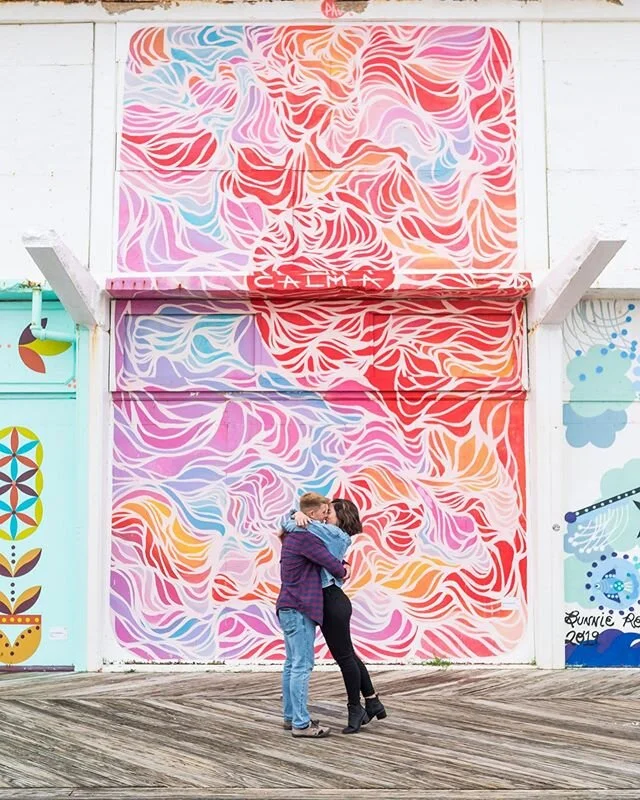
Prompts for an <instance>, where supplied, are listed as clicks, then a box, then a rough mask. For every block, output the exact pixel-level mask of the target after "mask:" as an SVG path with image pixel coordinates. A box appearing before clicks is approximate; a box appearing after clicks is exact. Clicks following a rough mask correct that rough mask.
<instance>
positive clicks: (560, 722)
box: [0, 668, 640, 800]
mask: <svg viewBox="0 0 640 800" xmlns="http://www.w3.org/2000/svg"><path fill="white" fill-rule="evenodd" d="M375 682H376V686H377V688H378V691H379V692H380V694H381V696H382V697H383V700H384V702H385V704H386V705H387V707H388V710H389V718H388V719H386V720H384V721H382V722H379V721H377V720H376V721H373V722H372V723H371V724H370V725H368V726H367V727H366V729H364V730H363V731H362V732H361V733H360V734H358V735H357V736H343V735H341V734H340V732H339V731H340V728H341V727H342V725H343V724H344V719H345V707H344V692H343V687H342V683H341V679H340V676H339V674H338V673H335V672H316V673H315V674H314V676H313V678H312V687H311V698H312V707H313V710H314V711H315V712H317V714H318V715H319V716H320V717H321V719H322V720H323V721H327V722H329V723H330V724H332V726H333V734H332V736H330V737H329V738H328V739H326V740H321V741H299V740H293V739H292V737H291V735H290V734H288V733H285V732H284V731H283V730H282V729H281V727H280V721H281V720H280V702H279V674H278V673H274V672H259V673H246V672H242V673H239V672H236V673H221V672H214V673H202V672H200V673H166V672H162V673H129V674H100V675H95V674H93V675H86V674H80V675H68V674H66V675H65V674H47V675H33V674H10V675H0V729H1V730H2V743H3V746H2V747H1V748H0V800H5V799H6V798H11V799H12V800H14V799H15V800H54V799H55V800H59V799H60V798H73V800H107V798H109V799H110V800H116V798H117V799H118V800H123V799H124V798H127V800H129V798H131V799H132V800H133V799H134V798H140V799H141V800H183V799H184V800H214V799H217V798H220V800H222V799H223V798H224V799H225V800H232V799H233V800H240V799H241V798H242V800H285V799H286V800H298V798H319V799H320V800H329V798H332V800H337V798H353V800H365V799H366V800H422V799H423V798H424V800H427V798H428V800H445V799H446V800H543V799H544V800H600V799H601V798H605V800H613V798H616V800H620V799H624V800H631V798H633V800H640V672H637V671H634V670H607V671H600V670H570V671H565V672H553V673H549V672H542V671H537V670H533V669H524V668H523V669H458V668H449V669H434V668H425V669H419V670H418V669H416V670H397V671H394V670H381V671H378V672H376V674H375Z"/></svg>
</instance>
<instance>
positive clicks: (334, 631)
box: [321, 583, 375, 705]
mask: <svg viewBox="0 0 640 800" xmlns="http://www.w3.org/2000/svg"><path fill="white" fill-rule="evenodd" d="M322 594H323V596H324V614H323V616H324V622H323V624H322V628H321V630H322V635H323V636H324V640H325V642H326V643H327V646H328V648H329V650H330V651H331V655H332V656H333V657H334V659H335V661H336V664H337V665H338V666H339V667H340V669H341V671H342V677H343V679H344V685H345V688H346V690H347V697H348V701H349V703H350V704H351V705H358V704H359V703H360V694H362V695H363V697H371V696H372V695H374V694H375V689H374V688H373V684H372V683H371V678H370V676H369V672H368V671H367V668H366V667H365V665H364V664H363V663H362V661H360V659H359V658H358V656H357V655H356V651H355V650H354V649H353V644H352V643H351V629H350V623H351V600H349V598H348V597H347V595H346V594H345V593H344V592H343V591H342V589H341V588H340V587H339V586H336V585H335V583H334V584H331V586H327V588H326V589H323V590H322Z"/></svg>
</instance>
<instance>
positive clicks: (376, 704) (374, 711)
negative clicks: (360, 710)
mask: <svg viewBox="0 0 640 800" xmlns="http://www.w3.org/2000/svg"><path fill="white" fill-rule="evenodd" d="M364 704H365V708H366V711H367V716H368V717H369V719H373V718H374V717H377V718H378V719H384V718H385V717H386V716H387V712H386V709H385V707H384V706H383V705H382V703H381V702H380V699H379V697H378V695H376V696H375V697H369V698H368V699H367V700H365V701H364Z"/></svg>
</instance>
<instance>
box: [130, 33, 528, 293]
mask: <svg viewBox="0 0 640 800" xmlns="http://www.w3.org/2000/svg"><path fill="white" fill-rule="evenodd" d="M119 176H120V177H119V180H120V206H119V208H120V210H119V245H118V269H119V271H121V272H128V273H131V272H134V273H153V274H161V273H164V274H167V273H168V274H175V273H176V272H179V273H181V274H184V275H186V274H189V273H197V274H200V273H212V272H214V273H216V274H217V275H218V276H220V277H222V279H223V280H227V281H228V280H233V281H234V282H235V285H236V286H238V287H240V288H242V287H248V288H249V289H253V290H255V291H256V292H258V293H267V294H269V293H273V291H277V290H279V289H283V288H284V289H286V288H287V286H289V288H291V287H293V288H300V287H301V286H304V284H305V282H307V281H309V280H313V281H314V282H315V285H316V287H319V288H322V287H323V286H324V287H326V288H335V286H340V285H341V283H340V282H341V281H348V282H349V285H350V286H351V285H355V284H359V285H360V286H361V288H364V289H371V290H377V291H381V290H385V289H389V288H392V287H394V286H395V285H396V284H397V283H398V282H400V283H402V282H403V281H405V280H414V279H415V276H421V275H424V274H430V273H432V272H434V271H447V270H449V271H454V272H465V271H470V270H473V271H479V272H483V271H509V270H512V269H513V267H514V264H515V258H516V199H515V198H516V192H515V176H516V135H515V104H514V79H513V64H512V58H511V53H510V49H509V47H508V45H507V42H506V41H505V38H504V36H503V35H502V34H501V33H500V32H499V31H497V30H495V29H493V28H490V27H486V26H475V27H474V26H411V25H404V26H397V25H356V24H352V25H346V26H343V25H341V26H335V25H331V24H325V25H298V26H271V25H249V26H241V25H230V26H221V27H213V26H207V27H202V26H181V27H168V28H161V27H157V28H143V29H141V30H139V31H138V32H137V33H135V34H134V36H133V37H132V39H131V44H130V51H129V58H128V61H127V66H126V76H125V86H124V114H123V123H122V132H121V148H120V161H119Z"/></svg>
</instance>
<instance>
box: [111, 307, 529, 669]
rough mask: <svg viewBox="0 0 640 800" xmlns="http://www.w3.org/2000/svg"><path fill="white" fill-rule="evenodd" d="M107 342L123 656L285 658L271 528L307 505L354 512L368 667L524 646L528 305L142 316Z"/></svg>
mask: <svg viewBox="0 0 640 800" xmlns="http://www.w3.org/2000/svg"><path fill="white" fill-rule="evenodd" d="M116 340H117V345H118V356H117V360H116V376H115V378H116V385H117V389H118V391H117V393H116V417H115V467H114V518H113V571H112V580H111V586H112V608H113V612H114V624H115V631H116V636H117V639H118V641H119V643H120V644H121V645H123V646H124V647H126V648H127V650H128V651H129V652H130V653H131V654H133V655H134V656H136V657H138V658H141V659H144V660H162V659H170V660H187V661H192V660H194V661H213V660H215V661H230V660H231V661H232V660H254V661H255V660H257V661H265V660H266V661H268V660H278V659H281V658H282V657H283V654H284V649H283V647H284V646H283V641H282V636H281V632H280V629H279V627H278V624H277V620H276V616H275V598H276V596H277V592H278V589H279V547H280V545H279V540H278V538H277V536H276V532H277V521H278V520H279V518H280V516H281V515H282V514H284V513H286V512H287V511H288V509H289V508H291V506H292V503H293V502H294V501H295V497H296V495H297V493H298V492H299V491H301V490H303V489H306V490H316V491H320V492H322V493H325V494H328V495H331V496H336V495H337V496H347V497H349V498H352V499H353V500H354V501H355V502H356V503H357V504H358V506H359V508H360V509H361V512H362V515H363V519H364V528H365V533H364V534H363V535H362V536H360V537H359V538H358V540H357V542H356V544H355V548H354V551H353V554H352V563H353V578H352V580H351V581H350V582H349V589H348V591H349V593H350V594H351V596H352V598H353V601H354V609H355V612H354V620H353V633H354V637H355V640H356V641H357V643H358V646H359V648H360V649H361V651H362V653H363V654H364V655H365V656H366V657H367V658H369V659H373V660H382V661H395V660H398V659H399V660H409V659H418V660H419V659H428V658H432V657H434V656H439V657H447V658H456V659H477V658H492V657H494V658H495V657H497V656H500V655H502V654H504V653H508V652H510V651H512V650H513V649H514V648H515V647H516V646H517V645H518V643H519V642H520V641H521V640H522V637H523V635H524V633H525V628H526V596H525V593H526V588H525V564H526V560H525V555H526V546H525V533H524V486H523V480H524V478H523V476H524V454H523V440H522V414H523V397H522V384H521V371H522V363H521V358H520V353H521V350H522V308H521V305H518V306H516V307H515V308H514V306H513V304H511V303H505V302H503V301H497V300H496V301H487V300H483V301H482V302H476V303H473V302H471V301H468V302H466V303H464V302H461V303H459V304H452V303H448V302H446V301H431V302H430V303H428V302H426V301H415V302H403V303H399V302H397V301H394V302H390V301H377V302H370V303H365V302H362V301H360V302H359V301H353V300H345V301H342V302H338V303H332V304H330V305H329V306H328V307H325V306H318V307H310V306H309V305H308V304H307V303H304V302H289V303H283V302H282V301H276V302H269V301H264V302H257V301H254V302H253V303H247V302H241V301H237V302H235V303H234V302H226V303H224V302H201V303H195V302H193V303H189V304H184V305H176V304H173V303H158V302H145V301H134V302H130V303H121V304H119V310H118V319H117V328H116ZM319 647H320V650H319V653H320V655H322V656H325V655H326V652H325V649H324V646H321V645H319Z"/></svg>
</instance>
